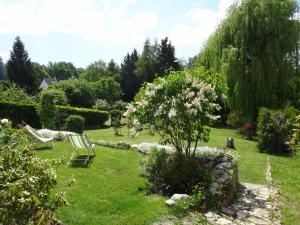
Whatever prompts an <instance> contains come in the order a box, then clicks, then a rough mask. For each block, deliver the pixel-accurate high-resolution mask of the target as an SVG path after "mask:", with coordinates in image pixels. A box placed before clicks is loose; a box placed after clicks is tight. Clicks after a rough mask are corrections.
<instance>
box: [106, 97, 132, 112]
mask: <svg viewBox="0 0 300 225" xmlns="http://www.w3.org/2000/svg"><path fill="white" fill-rule="evenodd" d="M127 104H128V103H126V102H123V101H121V100H119V101H116V102H115V103H114V104H113V105H112V106H111V107H110V109H111V110H120V111H125V110H126V106H127Z"/></svg>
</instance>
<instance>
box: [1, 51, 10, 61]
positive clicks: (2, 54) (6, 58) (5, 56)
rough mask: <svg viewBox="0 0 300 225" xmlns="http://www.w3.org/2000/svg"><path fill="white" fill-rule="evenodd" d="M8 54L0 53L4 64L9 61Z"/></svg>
mask: <svg viewBox="0 0 300 225" xmlns="http://www.w3.org/2000/svg"><path fill="white" fill-rule="evenodd" d="M9 56H10V53H9V52H0V57H1V58H2V59H3V61H4V62H6V61H7V60H8V59H9Z"/></svg>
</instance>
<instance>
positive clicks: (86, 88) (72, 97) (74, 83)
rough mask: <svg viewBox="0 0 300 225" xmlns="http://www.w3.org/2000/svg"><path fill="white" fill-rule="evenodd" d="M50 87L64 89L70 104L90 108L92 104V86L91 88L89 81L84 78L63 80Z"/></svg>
mask: <svg viewBox="0 0 300 225" xmlns="http://www.w3.org/2000/svg"><path fill="white" fill-rule="evenodd" d="M50 88H51V89H58V90H62V91H64V92H65V94H66V96H67V98H68V102H69V103H70V105H71V106H74V107H86V108H91V107H92V106H93V103H94V94H93V88H91V85H90V83H89V82H87V81H86V80H81V79H70V80H64V81H60V82H58V83H56V84H53V85H52V86H50Z"/></svg>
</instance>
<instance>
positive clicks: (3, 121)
mask: <svg viewBox="0 0 300 225" xmlns="http://www.w3.org/2000/svg"><path fill="white" fill-rule="evenodd" d="M8 122H9V121H8V119H2V120H1V124H3V125H5V124H8Z"/></svg>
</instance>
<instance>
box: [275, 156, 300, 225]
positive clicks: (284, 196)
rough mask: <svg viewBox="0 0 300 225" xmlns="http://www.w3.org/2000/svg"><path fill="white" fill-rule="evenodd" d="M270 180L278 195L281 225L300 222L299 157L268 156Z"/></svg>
mask: <svg viewBox="0 0 300 225" xmlns="http://www.w3.org/2000/svg"><path fill="white" fill-rule="evenodd" d="M270 161H271V173H272V178H273V179H274V181H275V182H276V184H277V186H278V188H279V190H280V193H279V198H278V200H279V202H280V209H281V214H282V220H281V222H282V224H290V225H292V224H299V223H300V222H299V221H300V156H299V154H298V155H297V156H294V157H284V156H275V155H272V156H270Z"/></svg>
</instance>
